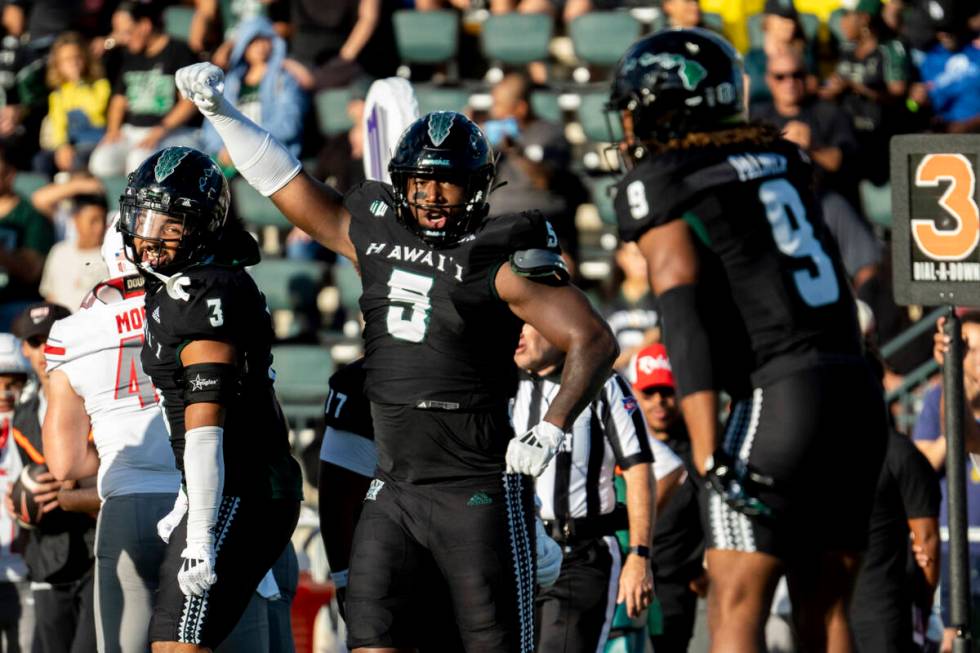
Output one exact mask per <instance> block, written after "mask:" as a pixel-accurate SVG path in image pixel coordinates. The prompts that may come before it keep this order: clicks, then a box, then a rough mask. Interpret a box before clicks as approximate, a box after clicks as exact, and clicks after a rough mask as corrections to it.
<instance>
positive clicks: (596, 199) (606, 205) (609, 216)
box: [587, 175, 618, 226]
mask: <svg viewBox="0 0 980 653" xmlns="http://www.w3.org/2000/svg"><path fill="white" fill-rule="evenodd" d="M617 180H618V177H617V176H616V175H603V176H602V177H592V178H589V179H588V181H587V183H588V186H589V194H590V195H591V196H592V203H593V204H595V207H596V209H598V211H599V217H600V218H601V219H602V221H603V222H604V223H605V224H608V225H613V226H615V225H616V210H615V208H614V207H613V195H612V193H611V192H610V189H611V187H612V186H613V184H615V183H616V181H617Z"/></svg>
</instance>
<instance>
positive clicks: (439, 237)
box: [177, 64, 617, 653]
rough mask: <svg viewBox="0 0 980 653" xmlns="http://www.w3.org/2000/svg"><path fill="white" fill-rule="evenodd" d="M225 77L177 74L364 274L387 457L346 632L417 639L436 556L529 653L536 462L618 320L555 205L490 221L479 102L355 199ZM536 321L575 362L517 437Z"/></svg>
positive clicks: (495, 631)
mask: <svg viewBox="0 0 980 653" xmlns="http://www.w3.org/2000/svg"><path fill="white" fill-rule="evenodd" d="M221 84H222V73H221V71H220V70H219V69H218V68H216V67H215V66H213V65H210V64H198V65H194V66H189V67H187V68H185V69H182V70H181V71H179V72H178V74H177V86H178V88H179V89H180V90H181V92H182V93H183V94H184V95H185V97H188V98H189V99H191V100H192V101H193V102H194V103H195V104H196V105H197V106H198V108H200V109H201V111H202V113H203V114H204V115H205V116H206V117H207V118H208V120H209V121H210V122H211V123H212V124H213V125H214V126H215V128H216V130H217V131H218V133H219V134H220V135H221V137H222V139H223V140H224V142H225V144H226V146H227V147H228V151H229V154H230V155H231V158H232V160H233V161H234V162H235V164H236V166H237V168H238V171H239V172H240V173H241V174H242V176H243V177H244V178H245V179H246V180H247V181H248V182H249V183H250V184H252V185H253V186H254V187H255V188H256V189H258V190H259V191H260V192H262V193H263V194H265V195H267V196H269V197H270V198H271V199H272V201H273V202H274V203H275V204H276V206H277V207H278V208H279V209H280V210H281V211H282V212H283V213H284V214H285V215H286V217H287V218H289V220H290V221H291V222H293V223H294V224H296V225H297V226H299V227H300V228H302V229H303V230H304V231H306V232H307V233H309V234H310V235H311V236H313V237H314V238H316V239H317V240H318V241H319V242H320V243H322V244H323V245H325V246H326V247H328V248H330V249H332V250H334V251H335V252H338V253H340V254H343V255H344V256H347V257H348V258H350V259H351V260H353V261H355V262H356V264H357V265H358V266H359V268H360V271H361V277H362V281H363V286H364V291H363V294H362V296H361V300H360V303H361V309H362V311H363V313H364V318H365V331H364V339H365V369H366V372H367V392H368V398H369V399H370V400H371V410H372V417H373V422H374V434H375V442H376V444H377V448H378V470H377V473H376V476H375V478H374V479H373V480H372V482H371V484H370V486H369V488H368V491H367V495H366V497H365V505H364V509H363V511H362V514H361V518H360V521H359V522H358V525H357V529H356V532H355V535H354V545H353V552H352V560H351V568H350V576H349V585H348V590H347V616H348V624H349V633H348V644H349V645H350V647H351V648H354V649H362V650H372V649H388V650H391V649H395V650H400V649H406V650H407V649H411V648H413V647H414V646H415V645H416V642H417V636H416V635H415V633H414V631H415V630H416V629H417V628H418V627H420V626H421V627H424V624H419V623H417V621H416V622H413V620H412V619H411V617H412V616H413V615H414V614H415V612H413V610H412V603H413V601H417V600H418V599H417V597H418V593H417V587H419V586H422V585H424V584H425V583H426V582H427V581H426V578H425V576H424V574H423V573H422V571H421V570H423V569H427V568H430V567H431V565H429V564H428V563H429V562H434V563H435V567H436V568H438V570H439V572H440V573H441V575H442V576H443V577H444V578H445V580H446V582H447V583H448V586H449V590H450V594H451V599H452V603H453V607H454V618H455V620H456V623H457V625H458V627H459V630H460V635H461V637H462V640H463V643H464V646H465V648H466V649H467V650H479V651H518V652H522V653H523V652H525V651H530V650H531V649H532V647H533V639H534V618H533V605H534V586H535V569H534V568H535V537H534V532H533V531H534V526H533V523H532V521H531V520H532V513H533V487H532V483H531V478H530V477H529V476H528V475H534V474H539V473H540V472H541V471H542V470H543V469H544V467H545V465H546V464H547V462H548V460H549V459H550V457H551V456H552V455H553V454H554V452H555V450H556V448H557V447H558V446H560V444H561V441H562V439H563V437H564V432H565V430H566V429H567V428H568V427H569V426H570V425H571V423H572V422H573V421H574V419H575V417H576V416H577V415H578V413H579V412H580V411H581V409H582V408H583V407H584V406H585V405H587V404H588V402H589V400H590V399H591V397H592V396H593V395H594V393H595V392H596V390H597V389H598V388H599V386H600V385H601V382H602V380H603V379H605V378H607V375H608V372H609V369H610V366H611V363H612V361H613V360H614V358H615V354H616V350H617V346H616V343H615V339H614V338H613V336H612V334H611V332H610V331H609V328H608V326H606V324H605V323H604V322H603V321H602V320H601V318H600V317H599V316H598V315H597V314H596V313H595V311H594V310H593V309H592V308H591V306H590V305H589V303H588V300H586V299H585V297H584V295H582V293H581V292H580V291H578V290H577V289H575V288H574V287H573V286H570V285H568V284H567V273H566V272H565V269H564V266H563V264H562V262H561V259H560V256H559V253H558V251H557V238H556V237H555V234H554V232H553V230H552V229H551V228H550V225H548V224H547V222H546V221H545V220H544V219H543V218H542V217H541V216H540V214H537V213H520V214H514V215H508V216H502V217H495V218H493V219H487V217H486V216H487V210H488V206H487V201H488V195H489V193H490V191H491V190H492V189H493V185H494V176H495V166H494V155H493V151H492V148H491V146H490V144H489V142H488V141H487V139H486V137H485V136H484V135H483V133H482V132H481V131H480V129H479V128H478V127H477V126H476V125H475V124H474V123H473V122H472V121H470V120H469V119H468V118H467V117H466V116H464V115H462V114H459V113H454V112H434V113H430V114H428V115H426V116H424V117H422V118H420V119H419V120H417V121H416V122H414V123H413V124H412V125H411V126H409V128H408V129H407V130H406V131H405V133H404V134H403V135H402V138H401V141H400V142H399V145H398V147H397V148H396V151H395V154H394V156H393V158H392V160H391V163H390V165H389V172H390V174H391V178H392V185H387V184H384V183H379V182H370V181H369V182H365V183H363V184H361V185H359V186H357V187H355V188H354V189H353V190H352V191H350V192H349V193H348V194H347V195H346V197H344V198H341V197H340V196H339V195H338V194H337V193H336V192H335V191H334V190H332V189H331V188H329V187H327V186H324V185H323V184H320V183H318V182H317V181H315V180H314V179H312V178H311V177H310V176H309V175H307V174H305V173H304V172H302V168H301V166H300V164H299V162H298V161H297V160H296V159H295V157H293V156H291V155H290V154H289V152H288V151H287V150H285V149H284V148H283V147H282V146H281V145H280V144H279V143H277V142H276V141H275V140H274V139H272V137H271V136H270V135H269V134H268V132H266V131H265V130H263V129H262V128H261V127H258V126H257V125H255V124H254V123H252V122H251V121H249V120H248V119H246V118H245V117H244V116H242V115H241V114H240V113H239V112H238V111H237V110H235V108H234V107H232V106H230V105H229V104H228V103H227V102H225V101H224V98H223V97H222V95H221V93H220V88H221ZM522 320H523V321H526V322H528V323H530V324H531V325H532V326H534V327H535V328H537V329H538V331H540V332H541V333H542V334H543V335H544V336H545V337H546V338H547V339H548V340H550V341H551V342H553V343H555V344H556V345H557V346H559V348H560V349H562V350H564V351H567V359H566V364H565V368H564V374H563V376H562V384H561V391H560V392H559V393H558V394H557V395H556V396H555V397H554V399H553V401H552V403H551V406H550V408H549V410H548V411H547V412H546V414H545V415H544V418H543V420H542V421H541V422H540V423H538V424H537V425H535V427H534V428H533V429H532V430H531V431H530V432H528V433H526V434H523V435H522V436H521V437H520V438H512V436H513V433H512V431H511V426H510V421H509V417H508V413H507V402H508V400H509V398H510V396H512V395H513V392H514V388H515V386H516V380H517V370H516V367H515V366H514V364H513V361H512V360H511V357H510V353H511V352H512V351H513V348H514V347H515V345H516V343H517V339H518V335H519V330H520V326H521V321H522ZM509 472H518V473H509Z"/></svg>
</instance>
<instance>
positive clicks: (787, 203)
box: [759, 179, 840, 307]
mask: <svg viewBox="0 0 980 653" xmlns="http://www.w3.org/2000/svg"><path fill="white" fill-rule="evenodd" d="M759 200H760V201H761V202H762V203H763V204H764V205H765V207H766V217H767V218H768V219H769V226H770V227H771V228H772V237H773V240H775V241H776V247H778V248H779V251H780V252H782V253H783V254H785V255H786V256H791V257H793V258H796V259H809V260H810V261H811V262H812V264H813V267H812V268H810V269H805V270H797V271H796V272H794V273H793V281H794V283H795V284H796V290H797V292H799V293H800V297H801V298H802V299H803V301H804V302H806V303H807V305H808V306H813V307H818V306H825V305H827V304H833V303H834V302H836V301H837V299H838V297H839V296H840V286H839V284H838V282H837V273H836V272H835V271H834V264H833V262H832V261H831V260H830V257H829V256H827V253H826V252H824V251H823V247H822V246H821V245H820V241H818V240H817V239H816V238H814V237H813V227H812V226H811V225H810V223H809V222H807V217H806V208H804V206H803V201H802V200H800V194H799V193H797V192H796V189H795V188H793V185H792V184H791V183H789V181H787V180H785V179H770V180H769V181H766V182H764V183H763V184H762V185H761V186H759Z"/></svg>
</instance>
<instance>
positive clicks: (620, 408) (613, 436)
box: [599, 372, 653, 469]
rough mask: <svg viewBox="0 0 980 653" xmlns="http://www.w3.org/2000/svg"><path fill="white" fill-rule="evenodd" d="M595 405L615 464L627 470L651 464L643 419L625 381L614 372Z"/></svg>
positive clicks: (651, 459)
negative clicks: (638, 465)
mask: <svg viewBox="0 0 980 653" xmlns="http://www.w3.org/2000/svg"><path fill="white" fill-rule="evenodd" d="M599 403H600V409H599V415H600V418H601V419H602V425H603V429H604V431H605V435H606V439H607V440H608V441H609V444H610V446H612V450H613V454H614V455H615V457H616V464H617V465H619V466H620V468H621V469H629V468H630V467H632V466H633V465H636V464H639V463H652V462H653V454H652V452H651V449H650V439H649V438H648V437H647V425H646V420H644V419H643V412H642V411H641V410H640V407H639V404H638V403H637V401H636V397H634V396H633V392H632V391H631V390H630V387H629V384H628V383H627V382H626V379H624V378H623V377H622V376H620V375H619V374H618V373H615V372H614V373H613V375H612V376H611V377H609V380H608V381H606V384H605V385H604V386H603V387H602V391H601V393H600V397H599Z"/></svg>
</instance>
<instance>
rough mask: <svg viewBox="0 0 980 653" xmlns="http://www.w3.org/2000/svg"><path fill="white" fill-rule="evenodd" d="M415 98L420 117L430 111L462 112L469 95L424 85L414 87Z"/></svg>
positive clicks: (448, 87) (446, 88) (448, 88)
mask: <svg viewBox="0 0 980 653" xmlns="http://www.w3.org/2000/svg"><path fill="white" fill-rule="evenodd" d="M415 97H416V98H418V101H419V113H420V114H421V115H425V114H427V113H429V112H431V111H464V110H465V109H466V105H467V104H468V103H469V101H470V94H469V93H468V92H467V91H466V90H464V89H461V88H455V87H450V86H431V85H425V84H416V85H415Z"/></svg>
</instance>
